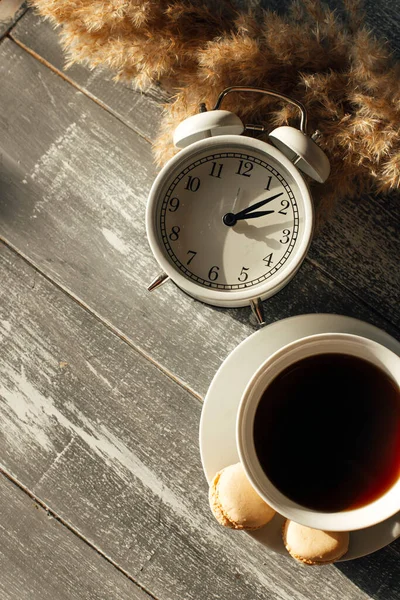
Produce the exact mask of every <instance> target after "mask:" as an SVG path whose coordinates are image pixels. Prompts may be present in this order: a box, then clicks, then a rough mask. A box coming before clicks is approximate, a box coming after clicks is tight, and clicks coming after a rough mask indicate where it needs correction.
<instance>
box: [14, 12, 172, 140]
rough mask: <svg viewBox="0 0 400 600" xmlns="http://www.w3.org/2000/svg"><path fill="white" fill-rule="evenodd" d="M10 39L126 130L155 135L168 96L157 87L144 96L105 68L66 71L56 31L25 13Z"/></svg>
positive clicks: (34, 16) (34, 15)
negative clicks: (94, 103) (56, 72)
mask: <svg viewBox="0 0 400 600" xmlns="http://www.w3.org/2000/svg"><path fill="white" fill-rule="evenodd" d="M11 37H12V38H13V39H14V40H16V41H17V42H18V43H20V44H23V45H24V46H25V47H26V48H28V49H29V51H31V52H33V53H35V54H36V55H38V56H40V57H41V59H43V60H45V61H46V62H47V63H49V65H51V66H52V68H54V69H56V70H57V71H59V72H60V73H61V74H62V75H63V77H66V78H67V79H69V80H70V81H72V82H73V83H74V85H76V86H77V87H78V88H80V89H81V90H82V91H83V92H84V93H85V94H87V95H89V96H90V97H92V98H93V99H95V100H96V101H97V102H99V103H100V104H101V105H102V106H104V107H106V108H107V110H109V111H110V112H111V113H112V114H114V115H116V116H117V117H118V118H120V119H121V120H122V121H124V123H126V124H127V125H128V126H129V127H131V128H132V129H134V130H135V131H137V132H138V133H140V134H141V135H143V136H144V137H145V138H147V139H149V140H153V139H154V138H155V136H156V135H157V130H158V126H159V122H160V116H161V110H162V103H163V102H165V101H166V100H167V95H166V94H165V92H163V91H162V90H161V89H160V88H158V87H153V88H151V89H149V90H148V91H147V92H146V93H144V92H140V91H137V90H134V89H133V88H132V86H129V84H128V83H123V82H115V81H113V74H112V73H110V72H108V71H107V70H106V69H94V70H90V69H88V68H86V67H84V66H82V65H73V66H72V67H70V68H69V69H65V63H66V59H65V55H64V53H63V51H62V48H61V46H60V43H59V36H58V31H57V30H55V29H54V28H53V27H52V25H51V24H50V22H49V21H45V20H44V19H43V18H41V17H39V16H38V15H37V14H36V13H35V11H34V10H30V11H28V13H27V14H26V15H24V17H23V18H22V19H21V20H20V21H19V23H18V24H17V25H16V27H15V28H14V29H13V31H12V32H11Z"/></svg>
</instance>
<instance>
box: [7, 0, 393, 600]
mask: <svg viewBox="0 0 400 600" xmlns="http://www.w3.org/2000/svg"><path fill="white" fill-rule="evenodd" d="M367 8H368V10H369V18H370V21H371V24H373V25H375V26H376V27H377V28H378V30H379V31H380V32H381V33H383V34H384V35H390V37H391V39H392V40H396V36H397V41H398V39H400V37H399V33H400V26H399V22H398V21H397V15H398V12H399V2H398V1H396V2H393V3H390V6H389V2H384V1H383V0H381V1H380V2H378V4H376V3H375V4H373V3H372V0H371V2H370V3H367ZM376 15H378V16H379V19H378V18H375V17H376ZM8 26H9V27H10V24H8ZM0 32H1V34H2V35H3V39H2V41H1V43H0V107H1V109H0V149H1V163H0V186H1V187H0V234H1V238H2V240H3V242H2V243H1V247H0V249H1V258H0V273H1V283H2V285H1V290H0V295H1V303H0V336H1V340H2V342H1V356H2V361H1V365H0V370H1V378H0V397H1V403H0V465H1V472H2V475H0V598H1V599H2V600H9V599H12V600H16V599H18V600H25V599H29V600H36V599H40V600H64V599H67V598H68V599H80V600H81V599H85V600H86V599H107V600H111V599H123V600H125V599H126V600H127V599H128V598H129V599H130V600H132V599H134V600H146V599H150V598H157V599H159V600H216V599H224V600H225V599H227V600H228V599H231V598H235V599H236V600H250V599H252V600H253V599H260V600H261V599H271V600H272V599H273V600H314V599H315V600H320V599H322V598H327V599H329V600H343V599H346V600H364V599H367V598H370V599H375V600H395V599H399V598H400V540H398V541H397V542H395V543H394V544H392V545H391V546H390V547H387V548H385V549H383V550H381V551H379V552H377V553H375V554H373V555H371V556H368V557H366V558H363V559H359V560H357V561H353V562H349V563H340V564H337V565H335V566H327V567H323V568H304V567H303V568H302V567H301V566H299V565H297V563H295V562H294V561H292V560H290V559H289V558H286V557H284V556H279V555H275V554H271V553H268V552H266V551H265V550H264V549H262V548H261V547H260V546H259V545H258V544H257V543H256V542H255V541H254V540H253V539H251V538H250V537H249V536H246V535H245V534H241V533H237V532H232V531H225V530H223V529H222V528H220V526H219V525H218V524H217V523H216V521H215V520H214V519H213V517H212V515H211V514H210V511H209V508H208V502H207V484H206V481H205V478H204V475H203V472H202V468H201V464H200V456H199V448H198V425H199V418H200V411H201V405H202V398H203V397H204V394H205V393H206V391H207V388H208V385H209V383H210V381H211V379H212V377H213V375H214V374H215V372H216V370H217V369H218V367H219V365H220V364H221V362H222V361H223V359H224V358H225V357H226V356H227V354H228V353H229V352H230V351H231V350H232V349H233V348H234V347H235V346H236V345H237V344H238V343H239V342H240V341H241V340H243V339H245V338H246V337H247V336H248V335H249V334H251V333H252V332H253V331H254V324H253V323H251V322H250V321H249V310H248V309H235V310H217V309H214V308H212V307H208V306H205V305H202V304H200V303H199V302H195V301H194V300H191V299H190V298H189V297H187V296H186V295H184V294H182V293H181V292H180V291H179V290H178V289H177V288H176V287H175V286H174V285H173V284H172V283H168V284H166V285H164V286H163V287H162V288H160V289H159V290H158V291H157V292H156V293H153V294H149V293H148V292H147V291H146V285H147V284H148V283H149V281H150V280H151V279H152V276H153V275H154V274H157V272H158V268H157V265H156V263H155V261H154V259H153V256H152V254H151V252H150V250H149V247H148V244H147V241H146V236H145V227H144V211H145V205H146V197H147V193H148V191H149V188H150V185H151V182H152V180H153V178H154V176H155V174H156V169H155V167H154V166H153V161H152V155H151V147H150V143H151V140H152V139H153V138H154V136H155V135H156V131H157V125H158V119H159V115H160V111H161V106H160V102H161V100H162V95H161V94H160V93H158V92H154V93H153V94H143V95H141V94H140V93H135V92H133V91H132V90H130V89H129V88H128V87H124V86H123V85H116V84H114V83H113V82H112V80H111V77H109V76H108V75H106V74H102V73H100V72H98V71H93V72H91V71H88V70H87V69H85V68H83V67H74V68H72V69H70V70H69V71H68V72H65V73H64V70H63V62H64V59H63V56H62V53H61V51H60V49H59V47H58V42H57V36H56V34H55V33H54V32H53V31H52V29H51V27H50V26H49V25H48V24H47V23H45V22H43V21H41V20H40V19H38V18H37V17H36V16H35V15H34V13H33V12H32V11H28V12H26V13H25V14H24V15H23V16H22V18H20V20H19V21H18V22H17V23H16V24H14V27H12V28H11V30H10V31H9V33H8V35H6V28H5V27H3V29H2V30H0ZM398 47H399V46H398ZM399 207H400V203H399V199H398V197H397V198H396V197H395V196H393V197H381V196H376V197H374V198H372V197H368V196H366V197H363V198H360V199H357V200H352V201H349V200H343V201H340V202H339V203H338V206H337V208H336V211H335V214H334V215H333V217H332V219H331V220H330V222H329V223H328V224H327V225H326V227H325V228H324V229H323V231H322V233H321V235H320V236H319V237H318V238H317V239H315V241H314V242H313V244H312V248H311V251H310V253H309V256H308V258H307V259H306V261H305V263H304V264H303V266H302V268H301V270H300V271H299V273H298V275H297V276H296V278H295V279H294V280H293V281H292V283H291V284H290V285H289V286H288V287H287V288H285V289H284V290H283V291H282V292H280V293H279V294H278V295H276V296H275V297H273V298H271V299H270V300H268V301H267V302H265V303H264V309H265V314H266V319H267V322H273V321H276V320H278V319H282V318H284V317H287V316H290V315H296V314H302V313H313V312H332V313H339V314H345V315H350V316H355V317H357V318H360V319H364V320H366V321H368V322H370V323H374V324H376V325H378V326H379V327H382V328H383V329H385V330H386V331H388V332H389V333H391V334H392V335H394V336H395V337H397V338H399V337H400V305H399V301H398V300H399V289H400V276H399V267H398V258H399V250H400V245H399V237H398V235H399V223H400V208H399ZM189 358H190V360H189Z"/></svg>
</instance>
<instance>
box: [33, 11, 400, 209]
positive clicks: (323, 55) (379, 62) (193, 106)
mask: <svg viewBox="0 0 400 600" xmlns="http://www.w3.org/2000/svg"><path fill="white" fill-rule="evenodd" d="M32 4H34V5H35V6H36V7H37V9H38V10H39V12H40V13H41V14H43V15H45V16H47V17H49V18H51V19H52V21H53V23H56V24H57V25H61V38H62V41H63V44H64V48H65V50H66V53H67V57H68V62H69V63H70V64H71V63H73V62H84V63H86V64H88V65H89V66H91V67H96V66H100V65H101V66H106V67H108V68H109V69H111V70H112V71H114V72H115V74H116V77H117V78H123V79H125V80H129V81H131V82H132V83H133V84H134V85H138V86H140V87H144V86H146V85H148V84H150V83H153V82H160V83H161V84H163V85H164V86H165V87H167V88H168V89H169V91H170V92H171V96H172V99H171V102H170V103H169V104H168V105H166V106H165V110H164V116H163V120H162V124H161V130H160V135H159V137H158V139H157V141H156V143H155V145H154V151H155V156H156V160H157V162H158V163H159V164H161V163H163V162H165V161H166V160H167V159H168V158H169V157H170V156H172V155H173V154H174V152H175V149H174V148H173V146H172V132H173V130H174V128H175V127H176V126H177V124H178V123H179V122H180V121H181V120H182V119H184V118H185V117H187V116H189V115H191V114H194V113H196V112H197V110H198V108H199V105H200V103H203V102H204V103H205V104H206V105H207V107H208V108H211V107H212V106H213V105H214V104H215V101H216V98H217V96H218V94H219V92H220V91H221V90H222V89H224V88H225V87H228V86H230V85H254V86H259V87H270V88H274V89H276V90H279V91H282V92H284V93H287V94H291V95H293V96H294V97H296V98H297V99H298V100H300V101H302V102H303V103H304V104H305V105H306V107H307V109H308V110H309V114H310V131H312V130H313V129H317V128H318V129H319V130H320V131H321V133H322V138H321V141H320V142H319V143H320V144H321V146H322V147H323V149H324V150H325V151H326V152H327V154H328V155H329V158H330V160H331V164H332V174H331V176H330V178H329V180H328V182H327V183H326V184H325V185H322V186H315V188H314V195H315V196H316V197H317V199H318V202H319V213H320V217H321V216H323V215H327V214H328V212H329V209H331V208H332V206H333V204H334V202H335V200H337V199H338V190H340V194H341V195H342V196H348V197H350V196H356V195H359V194H360V193H362V192H365V191H368V192H373V191H379V192H385V191H389V190H396V189H399V185H400V87H399V85H398V82H399V79H400V64H399V63H398V62H396V61H395V60H394V59H393V57H392V56H391V53H390V50H389V48H388V46H387V44H386V43H385V42H382V41H378V40H376V39H375V38H374V36H373V35H372V33H371V32H370V31H369V30H368V29H367V28H366V26H365V25H364V18H363V13H362V7H361V3H360V1H359V0H343V9H342V11H339V12H338V11H336V12H334V11H332V10H330V9H329V8H328V7H327V6H326V5H324V4H323V3H322V2H320V1H319V0H294V2H293V3H292V5H291V7H290V10H289V11H288V12H287V15H285V16H282V15H277V14H275V13H272V12H266V11H263V10H261V9H254V10H249V11H239V10H236V9H235V8H234V7H233V5H232V4H231V2H229V0H223V1H222V0H221V1H220V2H217V3H215V2H212V3H209V2H207V1H204V0H72V1H71V0H32ZM224 107H226V108H228V109H230V110H233V111H235V112H237V113H238V114H239V116H240V117H241V118H242V119H243V120H244V121H246V122H249V121H251V122H256V123H262V124H264V125H265V126H266V127H268V128H272V127H275V126H277V125H282V124H287V123H290V124H295V123H296V122H297V118H298V115H297V113H296V110H295V109H294V108H293V107H292V106H287V105H284V104H283V103H280V102H277V101H275V100H274V99H271V98H264V97H256V96H254V100H253V101H252V102H249V99H248V97H246V99H245V98H244V97H241V96H240V95H236V96H234V95H232V96H231V97H228V98H227V101H226V104H225V105H224Z"/></svg>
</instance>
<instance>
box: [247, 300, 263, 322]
mask: <svg viewBox="0 0 400 600" xmlns="http://www.w3.org/2000/svg"><path fill="white" fill-rule="evenodd" d="M250 308H251V312H252V313H253V315H254V316H255V318H256V319H257V323H258V324H259V325H265V319H264V309H263V305H262V302H261V299H260V298H256V299H255V300H250Z"/></svg>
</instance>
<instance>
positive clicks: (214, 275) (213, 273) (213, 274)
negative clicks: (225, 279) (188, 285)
mask: <svg viewBox="0 0 400 600" xmlns="http://www.w3.org/2000/svg"><path fill="white" fill-rule="evenodd" d="M218 271H219V267H211V269H210V270H209V271H208V279H209V280H210V281H215V280H216V279H218V274H219V273H218Z"/></svg>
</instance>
